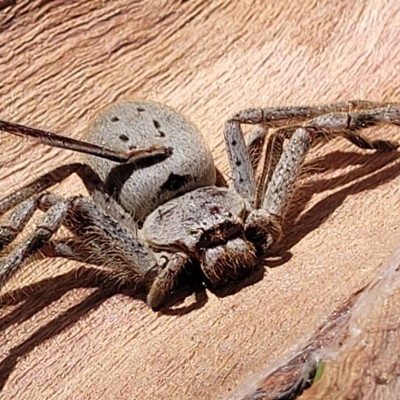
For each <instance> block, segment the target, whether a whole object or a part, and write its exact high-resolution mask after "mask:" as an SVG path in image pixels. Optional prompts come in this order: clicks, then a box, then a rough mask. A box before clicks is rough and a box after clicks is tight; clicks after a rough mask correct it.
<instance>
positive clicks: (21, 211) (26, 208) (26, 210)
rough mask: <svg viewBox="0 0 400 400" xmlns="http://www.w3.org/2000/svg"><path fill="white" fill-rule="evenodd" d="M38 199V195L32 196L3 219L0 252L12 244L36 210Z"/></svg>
mask: <svg viewBox="0 0 400 400" xmlns="http://www.w3.org/2000/svg"><path fill="white" fill-rule="evenodd" d="M39 199H40V195H36V196H32V197H31V198H29V199H28V200H26V201H24V202H23V203H21V204H19V205H18V206H17V207H16V208H15V210H14V212H13V213H12V214H11V215H9V216H8V217H7V218H5V219H4V221H3V222H2V223H1V225H0V251H2V250H3V248H4V247H6V246H8V245H9V244H10V243H12V242H13V241H14V240H15V238H16V237H17V236H18V234H19V233H21V232H22V231H23V229H24V228H25V226H26V224H27V223H28V222H29V220H30V219H31V218H32V215H33V213H34V212H35V211H36V209H37V208H38V201H39Z"/></svg>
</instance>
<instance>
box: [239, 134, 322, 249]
mask: <svg viewBox="0 0 400 400" xmlns="http://www.w3.org/2000/svg"><path fill="white" fill-rule="evenodd" d="M314 138H315V134H313V133H312V132H309V131H308V130H307V129H305V128H301V127H300V128H298V129H297V130H296V131H295V132H294V134H293V135H292V136H291V138H290V139H289V141H288V144H287V146H286V147H285V149H284V150H283V152H282V155H281V157H280V159H279V161H278V163H277V165H276V168H275V170H274V172H273V174H272V176H271V180H270V182H269V185H268V189H267V191H266V194H265V197H264V199H263V202H262V208H260V209H255V210H253V211H252V212H251V213H250V214H249V216H248V217H247V219H246V226H245V231H246V236H247V238H248V239H249V240H251V241H252V242H253V243H255V245H256V247H257V248H258V250H259V251H260V252H261V253H265V252H266V251H267V250H268V248H269V247H270V246H271V245H272V243H274V242H277V241H278V240H279V239H280V237H281V234H282V220H283V217H284V215H285V213H286V211H287V208H288V205H289V201H290V199H291V196H292V192H293V189H294V187H295V182H296V179H297V177H298V175H299V173H300V171H301V167H302V165H303V163H304V160H305V158H306V155H307V153H308V152H309V150H310V148H311V146H312V142H313V140H314Z"/></svg>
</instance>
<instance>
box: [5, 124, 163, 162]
mask: <svg viewBox="0 0 400 400" xmlns="http://www.w3.org/2000/svg"><path fill="white" fill-rule="evenodd" d="M0 131H4V132H8V133H12V134H14V135H17V136H22V137H29V138H31V139H33V140H35V141H36V142H37V143H42V144H45V145H47V146H51V147H60V148H62V149H67V150H73V151H77V152H79V153H85V154H91V155H94V156H97V157H101V158H105V159H107V160H111V161H117V162H136V161H138V160H141V159H143V158H147V157H150V156H159V155H169V154H170V153H171V150H170V149H167V148H166V147H164V146H150V147H149V148H147V149H138V150H132V151H129V152H124V151H118V150H113V149H109V148H107V147H104V146H98V145H96V144H93V143H88V142H84V141H82V140H77V139H73V138H70V137H67V136H61V135H57V134H55V133H51V132H46V131H42V130H40V129H36V128H31V127H29V126H24V125H18V124H15V123H13V122H6V121H0Z"/></svg>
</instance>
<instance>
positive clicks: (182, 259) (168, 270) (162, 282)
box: [147, 253, 189, 311]
mask: <svg viewBox="0 0 400 400" xmlns="http://www.w3.org/2000/svg"><path fill="white" fill-rule="evenodd" d="M188 262H189V257H188V256H187V255H186V254H185V253H174V254H172V256H171V258H170V259H169V260H168V261H167V264H166V266H165V268H163V269H162V270H161V271H160V273H159V274H158V275H157V276H156V278H155V279H154V281H153V283H152V285H151V287H150V291H149V293H148V295H147V304H148V305H149V306H150V307H151V308H152V309H153V310H154V311H158V310H159V309H160V308H161V307H162V306H163V304H165V302H166V300H167V299H168V298H169V297H171V293H173V291H174V289H175V288H176V287H177V281H178V276H179V274H180V273H181V272H182V270H183V269H184V268H185V267H186V266H187V264H188Z"/></svg>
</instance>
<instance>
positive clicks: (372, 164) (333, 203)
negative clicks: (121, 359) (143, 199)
mask: <svg viewBox="0 0 400 400" xmlns="http://www.w3.org/2000/svg"><path fill="white" fill-rule="evenodd" d="M399 157H400V154H399V153H388V154H382V153H374V154H359V153H348V152H347V153H344V152H334V153H330V154H328V155H326V156H324V157H322V158H320V159H317V160H314V161H312V162H310V163H309V164H308V167H309V168H310V169H313V170H317V171H318V174H319V173H321V172H327V171H330V170H334V169H340V168H345V167H348V166H351V165H353V166H354V165H357V166H359V167H358V168H355V169H353V170H352V171H350V172H348V173H345V174H341V175H339V176H337V177H335V178H329V179H326V178H325V179H324V178H322V179H321V178H320V179H318V178H316V179H315V180H314V178H313V179H312V181H311V182H310V183H309V184H307V185H306V186H304V187H303V188H301V190H299V191H298V192H297V195H296V197H295V200H294V202H293V203H294V205H293V207H292V209H291V211H290V213H289V215H288V217H287V219H286V220H285V227H284V228H285V240H284V242H283V244H282V245H281V246H280V248H278V249H276V254H277V255H278V256H279V257H280V259H278V261H276V260H275V261H273V260H270V261H269V260H267V263H266V264H267V266H270V267H272V266H277V265H280V264H283V263H285V262H287V260H288V259H290V257H291V253H290V251H289V250H290V248H291V247H293V246H294V245H295V244H296V243H298V242H299V241H300V240H301V239H302V238H303V237H305V236H306V235H307V234H308V233H310V232H311V231H313V230H314V229H316V228H318V227H319V226H320V225H321V224H322V223H323V222H324V221H325V220H326V219H327V218H328V217H329V216H330V215H331V214H332V213H333V212H334V211H335V209H336V208H337V207H339V206H340V205H341V204H342V203H343V201H344V200H345V199H346V197H347V196H349V195H352V194H356V193H360V192H362V191H365V190H371V189H374V188H376V187H378V186H379V185H381V184H383V183H386V182H389V181H391V180H392V179H394V177H396V176H397V175H399V174H400V163H399V162H395V161H396V160H398V158H399ZM355 180H357V182H354V181H355ZM352 182H353V183H352ZM343 185H347V186H345V187H344V188H343V189H341V190H338V191H336V192H335V193H333V194H331V195H329V196H327V197H325V198H324V199H322V200H320V201H319V202H318V203H316V204H315V205H314V206H313V207H312V208H311V209H309V210H308V211H306V212H304V213H303V211H304V209H305V207H306V205H307V203H308V202H309V200H310V199H311V197H312V196H313V195H314V194H315V193H321V192H323V191H326V190H332V189H335V188H338V187H340V186H343ZM299 215H300V217H299ZM94 271H96V270H95V269H94V268H87V267H82V268H79V269H78V270H77V271H72V272H69V273H66V274H63V275H60V276H57V277H53V278H49V279H46V280H43V281H41V282H39V283H35V284H33V285H29V286H27V287H24V288H21V289H18V290H15V291H13V292H9V293H6V294H5V295H3V296H2V297H1V298H0V308H1V307H2V306H14V307H13V308H12V311H10V312H9V313H8V314H7V315H5V316H3V317H1V318H0V332H4V331H5V330H6V329H7V328H9V327H10V326H12V325H18V324H21V323H23V322H24V321H27V320H29V319H30V318H32V317H33V316H35V314H37V313H38V312H40V311H42V310H43V309H45V308H46V306H48V305H50V304H52V303H54V302H55V301H57V300H59V299H60V298H62V297H63V296H64V295H65V294H66V293H67V292H69V291H70V290H73V289H76V288H90V289H92V290H93V291H92V292H91V293H90V294H89V295H88V296H87V297H86V298H85V299H84V300H82V301H81V302H80V303H77V304H75V305H74V306H73V307H71V308H69V309H68V310H67V311H66V312H64V313H62V314H61V315H59V316H58V317H56V318H54V319H52V320H51V321H49V322H47V323H46V324H45V325H44V326H42V327H40V328H39V329H38V330H37V331H35V332H34V333H33V334H31V335H30V336H28V337H26V338H25V340H24V341H23V342H21V343H20V344H19V345H17V346H15V347H14V348H12V349H11V350H10V352H9V354H8V356H7V357H6V358H5V359H4V360H2V361H0V390H1V389H2V388H3V387H4V385H5V383H6V381H7V379H8V377H9V376H10V374H11V372H12V370H13V369H14V367H15V365H16V364H17V362H18V359H19V358H20V357H23V356H25V355H26V354H28V353H29V352H31V351H32V350H33V349H34V348H35V347H36V346H38V345H40V344H41V343H43V342H44V341H46V340H48V339H50V338H52V337H54V336H56V335H57V334H59V333H60V332H62V331H63V330H64V329H66V328H68V327H70V326H71V325H73V324H74V323H75V322H77V321H78V320H79V319H80V318H81V317H83V316H84V315H85V314H87V313H88V312H90V311H92V310H94V309H96V308H98V307H99V306H100V305H101V304H102V303H103V302H104V301H106V300H107V299H108V298H109V297H112V296H113V295H115V294H116V293H121V294H124V295H126V296H130V297H133V298H135V299H141V300H144V299H145V296H144V292H143V291H141V290H137V289H132V288H127V287H121V286H118V285H116V284H115V282H113V281H110V278H109V275H108V274H105V273H101V272H100V273H99V272H98V271H96V272H94ZM263 276H264V268H263V267H262V266H260V268H258V269H257V270H256V271H255V273H254V274H253V275H252V276H250V277H249V278H248V279H246V280H245V281H242V282H236V283H232V284H231V285H228V286H226V287H224V288H222V289H219V290H213V292H214V293H215V294H216V295H218V296H221V297H223V296H228V295H232V294H234V293H236V292H238V291H239V290H241V289H242V288H243V287H245V286H248V285H251V284H254V283H255V282H256V281H259V280H261V279H262V278H263ZM195 291H196V300H195V302H193V303H192V304H190V305H189V306H184V307H177V308H169V309H167V310H165V311H164V312H165V313H167V314H170V315H180V314H183V313H188V312H191V311H193V310H194V309H196V308H199V307H202V306H203V305H204V304H205V303H206V302H207V295H206V293H205V290H204V288H202V287H201V286H197V287H195V288H193V287H189V288H188V287H186V288H185V289H183V290H182V292H180V293H178V294H177V295H176V298H174V299H173V301H174V302H178V301H180V300H182V299H183V298H185V297H186V296H187V295H188V294H191V293H193V292H195Z"/></svg>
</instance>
